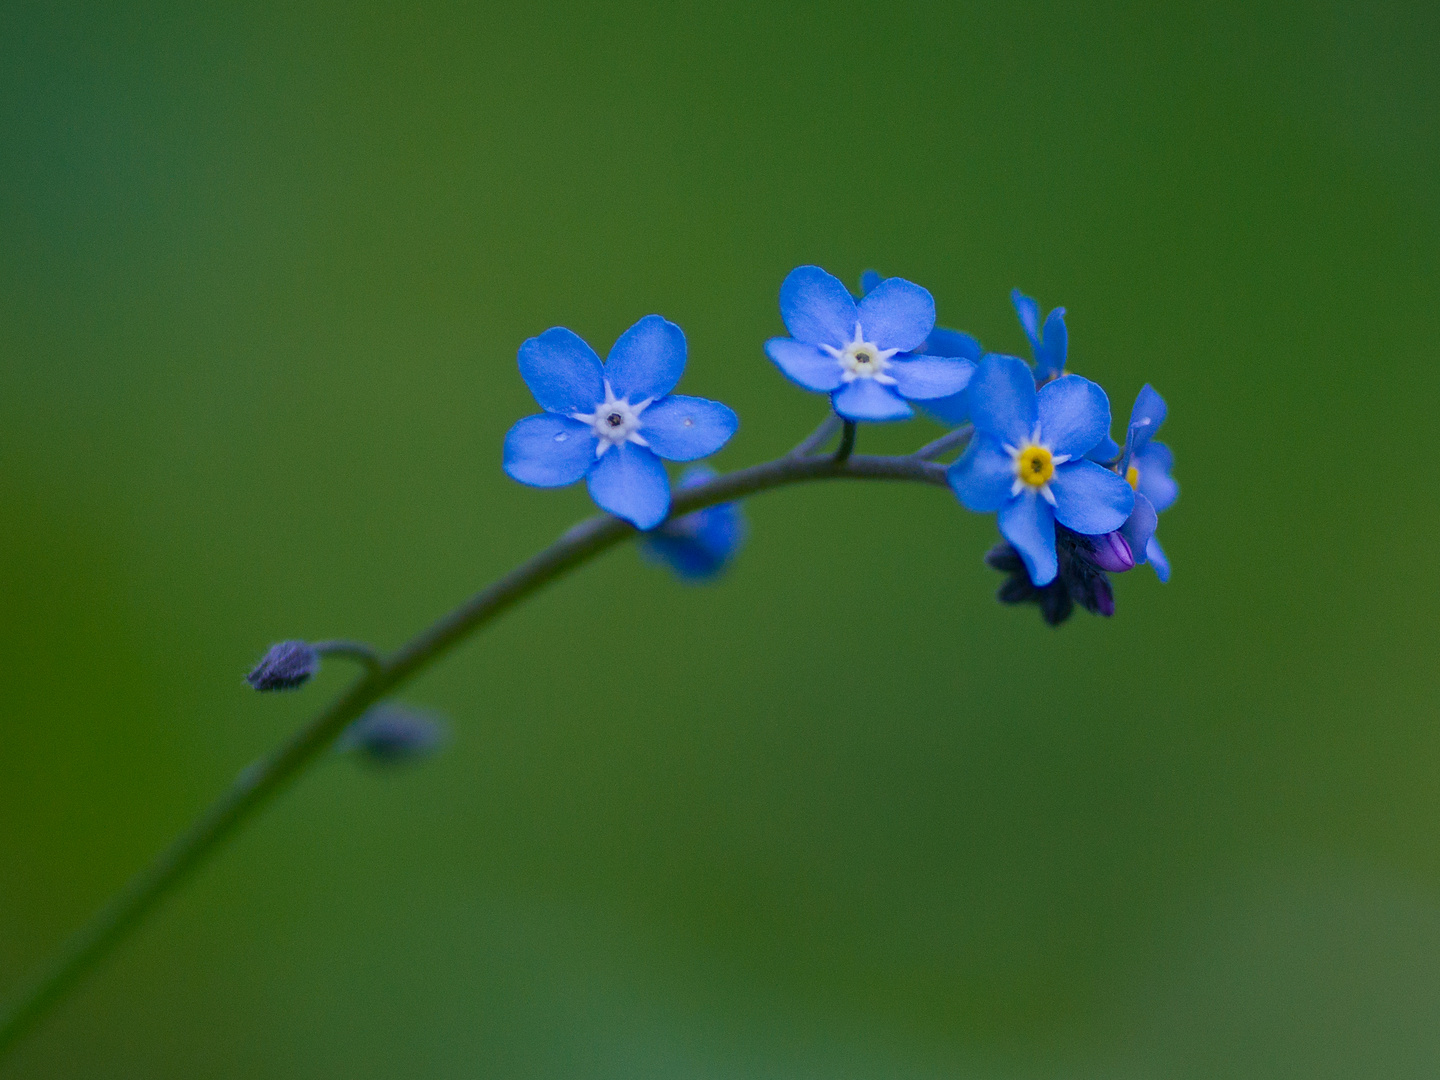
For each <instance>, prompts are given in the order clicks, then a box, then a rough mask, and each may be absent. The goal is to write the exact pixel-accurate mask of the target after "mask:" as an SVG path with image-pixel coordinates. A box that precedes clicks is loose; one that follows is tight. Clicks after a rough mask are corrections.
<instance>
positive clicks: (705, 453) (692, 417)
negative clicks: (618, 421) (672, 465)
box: [640, 394, 740, 461]
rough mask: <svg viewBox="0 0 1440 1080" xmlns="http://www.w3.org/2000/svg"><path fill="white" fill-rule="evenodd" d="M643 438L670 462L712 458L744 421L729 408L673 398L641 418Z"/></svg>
mask: <svg viewBox="0 0 1440 1080" xmlns="http://www.w3.org/2000/svg"><path fill="white" fill-rule="evenodd" d="M640 425H641V426H640V437H641V438H643V439H644V440H645V441H646V442H648V443H649V444H650V449H651V450H653V451H655V453H657V454H659V455H660V456H661V457H662V458H666V459H668V460H670V461H694V460H695V459H696V458H702V457H709V456H710V455H711V454H713V453H715V451H716V450H719V449H720V448H721V447H722V446H724V445H725V444H726V443H727V442H729V441H730V436H731V435H734V434H735V429H736V428H737V427H739V426H740V420H739V418H738V417H736V415H735V413H734V411H733V410H732V409H731V408H730V406H728V405H722V404H720V402H718V401H710V400H709V399H707V398H698V397H686V396H685V395H684V394H671V395H669V396H668V397H663V398H661V399H660V400H659V401H657V402H655V404H654V405H651V406H650V407H649V408H648V409H646V410H645V411H644V412H643V413H641V414H640Z"/></svg>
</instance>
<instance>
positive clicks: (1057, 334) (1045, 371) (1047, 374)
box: [1035, 307, 1069, 381]
mask: <svg viewBox="0 0 1440 1080" xmlns="http://www.w3.org/2000/svg"><path fill="white" fill-rule="evenodd" d="M1068 349H1069V335H1068V334H1067V332H1066V330H1065V309H1064V308H1063V307H1057V308H1056V309H1055V310H1054V311H1052V312H1050V314H1049V315H1047V316H1046V318H1045V329H1044V330H1043V331H1042V332H1041V338H1040V344H1039V345H1036V346H1035V377H1036V378H1037V379H1039V380H1041V381H1044V380H1045V379H1049V378H1051V377H1052V376H1055V375H1059V374H1060V373H1061V372H1062V371H1064V370H1065V354H1066V352H1067V351H1068Z"/></svg>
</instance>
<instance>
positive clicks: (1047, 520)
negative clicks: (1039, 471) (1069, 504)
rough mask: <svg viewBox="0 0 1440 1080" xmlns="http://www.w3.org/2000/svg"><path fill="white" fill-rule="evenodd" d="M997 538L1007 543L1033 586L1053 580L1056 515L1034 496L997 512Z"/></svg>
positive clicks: (1019, 498)
mask: <svg viewBox="0 0 1440 1080" xmlns="http://www.w3.org/2000/svg"><path fill="white" fill-rule="evenodd" d="M997 520H998V522H999V525H1000V534H1001V535H1002V536H1004V537H1005V539H1006V540H1009V541H1010V543H1011V544H1012V545H1013V546H1014V548H1015V550H1016V551H1018V552H1020V557H1021V558H1022V559H1024V560H1025V569H1026V570H1028V571H1029V572H1030V580H1031V582H1033V583H1034V584H1036V585H1048V584H1050V582H1052V581H1054V580H1055V570H1056V563H1055V512H1054V511H1053V510H1051V509H1050V504H1049V503H1047V502H1046V501H1045V500H1044V499H1042V498H1040V496H1039V495H1037V494H1035V493H1034V492H1025V493H1023V494H1021V495H1019V496H1017V497H1016V498H1014V499H1011V500H1010V501H1009V502H1007V503H1006V504H1005V505H1004V506H1002V507H1001V508H1000V515H999V517H998V519H997Z"/></svg>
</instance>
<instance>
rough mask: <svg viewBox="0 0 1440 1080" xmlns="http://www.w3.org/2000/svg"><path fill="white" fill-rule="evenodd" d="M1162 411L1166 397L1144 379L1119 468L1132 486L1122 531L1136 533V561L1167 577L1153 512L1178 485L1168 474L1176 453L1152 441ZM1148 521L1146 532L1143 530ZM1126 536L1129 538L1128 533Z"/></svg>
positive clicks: (1133, 545)
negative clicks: (1131, 504)
mask: <svg viewBox="0 0 1440 1080" xmlns="http://www.w3.org/2000/svg"><path fill="white" fill-rule="evenodd" d="M1165 412H1166V409H1165V399H1164V398H1162V397H1161V396H1160V395H1159V394H1158V393H1156V392H1155V388H1154V387H1152V386H1151V385H1150V384H1149V383H1146V384H1145V385H1144V386H1143V387H1141V389H1140V393H1139V394H1138V395H1137V396H1136V398H1135V408H1134V409H1132V410H1131V412H1130V426H1129V428H1128V429H1127V430H1126V435H1125V452H1124V453H1123V454H1122V455H1121V458H1120V471H1121V472H1122V474H1123V475H1124V477H1125V479H1126V480H1127V481H1128V482H1129V484H1130V486H1131V487H1132V488H1134V489H1135V511H1134V513H1133V514H1131V518H1130V521H1127V522H1126V523H1125V528H1124V529H1122V530H1121V531H1122V533H1126V532H1134V533H1135V537H1134V539H1133V540H1131V545H1130V546H1131V548H1132V549H1133V550H1134V552H1135V561H1136V562H1137V563H1143V562H1148V563H1150V564H1151V565H1152V566H1154V567H1155V574H1156V576H1157V577H1159V578H1160V580H1161V581H1169V580H1170V560H1169V559H1168V558H1167V557H1166V556H1165V549H1164V548H1162V547H1161V546H1160V541H1159V540H1157V539H1155V523H1156V520H1157V518H1156V515H1158V514H1160V513H1161V512H1162V511H1165V510H1168V509H1170V507H1171V506H1172V505H1173V504H1174V502H1175V500H1176V499H1177V498H1179V497H1180V485H1179V484H1177V483H1176V482H1175V481H1174V479H1173V478H1172V477H1171V476H1170V470H1171V469H1173V468H1174V467H1175V455H1174V454H1172V453H1171V452H1170V448H1169V447H1168V446H1166V445H1165V444H1164V443H1158V442H1154V441H1152V440H1153V439H1154V437H1155V432H1156V431H1157V430H1158V429H1159V427H1160V425H1161V424H1163V423H1164V422H1165ZM1132 523H1134V525H1133V526H1132ZM1147 524H1148V526H1149V531H1148V533H1147V532H1145V527H1146V525H1147ZM1126 539H1131V538H1130V536H1128V535H1127V536H1126ZM1142 541H1143V542H1142Z"/></svg>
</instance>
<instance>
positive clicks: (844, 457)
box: [835, 420, 855, 465]
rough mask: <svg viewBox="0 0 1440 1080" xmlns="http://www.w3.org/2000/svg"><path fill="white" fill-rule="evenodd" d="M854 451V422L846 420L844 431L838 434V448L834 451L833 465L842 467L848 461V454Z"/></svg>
mask: <svg viewBox="0 0 1440 1080" xmlns="http://www.w3.org/2000/svg"><path fill="white" fill-rule="evenodd" d="M854 449H855V421H854V420H846V421H845V430H844V431H842V432H841V433H840V448H839V449H838V450H836V451H835V464H836V465H844V464H845V462H847V461H849V460H850V452H851V451H852V450H854Z"/></svg>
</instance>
